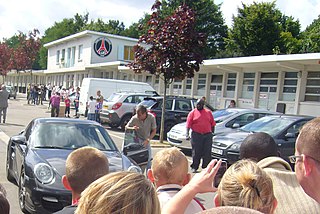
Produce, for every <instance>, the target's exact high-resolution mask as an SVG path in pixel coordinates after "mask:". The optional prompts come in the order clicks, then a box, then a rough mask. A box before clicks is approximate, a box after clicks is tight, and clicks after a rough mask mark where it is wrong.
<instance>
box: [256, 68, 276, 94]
mask: <svg viewBox="0 0 320 214" xmlns="http://www.w3.org/2000/svg"><path fill="white" fill-rule="evenodd" d="M277 84H278V73H277V72H272V73H262V74H261V79H260V92H276V91H277Z"/></svg>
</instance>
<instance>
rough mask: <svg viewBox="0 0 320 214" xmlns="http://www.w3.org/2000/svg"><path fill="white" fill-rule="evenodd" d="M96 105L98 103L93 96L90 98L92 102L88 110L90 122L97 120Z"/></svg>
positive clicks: (89, 103) (88, 105)
mask: <svg viewBox="0 0 320 214" xmlns="http://www.w3.org/2000/svg"><path fill="white" fill-rule="evenodd" d="M96 104H97V102H96V101H95V100H94V99H93V96H90V100H89V102H88V104H87V108H88V118H87V119H88V120H94V121H95V120H96V119H95V111H96Z"/></svg>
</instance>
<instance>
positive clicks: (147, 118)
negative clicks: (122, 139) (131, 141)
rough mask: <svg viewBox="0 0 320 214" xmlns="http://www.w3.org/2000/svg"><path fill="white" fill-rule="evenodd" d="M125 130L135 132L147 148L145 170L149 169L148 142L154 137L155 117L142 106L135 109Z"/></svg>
mask: <svg viewBox="0 0 320 214" xmlns="http://www.w3.org/2000/svg"><path fill="white" fill-rule="evenodd" d="M126 129H127V130H135V132H136V134H137V136H138V137H139V138H140V139H142V140H143V144H144V146H145V147H146V148H148V154H149V155H148V164H147V169H150V167H151V158H152V154H151V145H150V140H151V139H152V138H153V137H154V136H155V135H156V132H157V124H156V119H155V117H154V116H153V115H152V114H151V113H148V111H147V108H146V107H145V106H144V105H138V106H137V107H136V114H135V115H134V116H133V117H132V118H131V119H130V121H129V122H128V124H127V125H126Z"/></svg>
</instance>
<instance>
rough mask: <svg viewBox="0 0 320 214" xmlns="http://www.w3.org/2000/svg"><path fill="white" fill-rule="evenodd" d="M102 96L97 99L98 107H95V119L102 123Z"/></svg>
mask: <svg viewBox="0 0 320 214" xmlns="http://www.w3.org/2000/svg"><path fill="white" fill-rule="evenodd" d="M100 99H101V98H97V99H96V109H95V119H96V121H97V122H98V123H100V122H101V121H100V112H101V110H102V103H101V101H100Z"/></svg>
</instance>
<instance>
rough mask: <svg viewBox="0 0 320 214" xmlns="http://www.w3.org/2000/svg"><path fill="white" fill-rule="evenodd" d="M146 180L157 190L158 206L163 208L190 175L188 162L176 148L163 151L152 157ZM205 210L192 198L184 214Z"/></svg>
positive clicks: (186, 181) (187, 180)
mask: <svg viewBox="0 0 320 214" xmlns="http://www.w3.org/2000/svg"><path fill="white" fill-rule="evenodd" d="M147 175H148V178H149V180H150V181H151V182H152V183H154V185H155V187H156V188H157V194H158V198H159V201H160V206H161V207H163V206H164V205H165V204H166V203H167V202H168V201H169V200H170V199H171V198H172V197H173V196H174V195H175V194H176V193H177V192H179V191H180V190H181V189H182V187H183V186H184V185H186V184H187V183H188V182H189V180H190V178H191V175H190V174H189V173H188V160H187V158H186V156H185V155H184V154H183V153H182V152H181V151H179V150H178V149H177V148H175V147H173V148H168V149H163V150H161V151H159V152H157V154H156V155H155V156H154V157H153V160H152V165H151V169H149V170H148V173H147ZM204 209H205V208H204V207H203V205H202V204H201V202H200V201H198V200H197V199H196V198H194V199H193V200H192V201H191V202H190V203H189V205H188V207H187V209H186V211H185V214H193V213H198V212H201V211H202V210H204Z"/></svg>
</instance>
